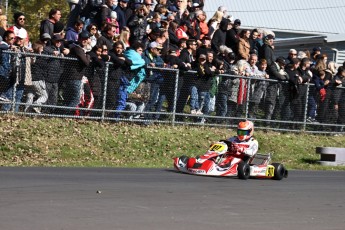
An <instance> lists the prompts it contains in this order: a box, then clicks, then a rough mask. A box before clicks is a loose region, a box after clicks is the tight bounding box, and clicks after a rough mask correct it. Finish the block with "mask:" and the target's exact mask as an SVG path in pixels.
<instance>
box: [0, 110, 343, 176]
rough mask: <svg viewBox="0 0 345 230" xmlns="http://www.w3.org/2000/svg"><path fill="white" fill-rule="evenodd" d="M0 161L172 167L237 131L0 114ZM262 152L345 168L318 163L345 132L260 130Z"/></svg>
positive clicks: (292, 162) (311, 165)
mask: <svg viewBox="0 0 345 230" xmlns="http://www.w3.org/2000/svg"><path fill="white" fill-rule="evenodd" d="M0 121H1V123H0V128H1V130H2V131H1V133H0V138H1V145H0V165H2V166H52V167H57V166H82V167H84V166H85V167H163V168H171V167H172V162H173V161H172V158H173V157H176V156H180V155H188V156H196V155H200V154H203V153H205V151H206V149H207V148H208V147H209V145H210V143H212V142H214V141H217V140H220V139H224V138H227V137H229V136H232V135H234V134H235V131H234V130H229V129H225V128H224V129H220V128H209V127H201V126H175V127H173V126H168V125H153V126H140V125H135V124H127V123H101V122H96V121H85V120H73V119H68V120H67V119H51V118H49V119H46V118H25V117H19V116H9V115H6V116H0ZM255 137H256V138H257V139H258V141H259V146H260V147H259V152H261V153H267V152H270V153H272V154H273V161H274V162H281V163H283V164H285V165H286V167H287V168H288V169H305V170H307V169H308V170H345V167H343V166H342V167H329V166H328V167H326V166H321V165H319V164H317V160H319V159H320V156H319V155H318V154H316V153H315V147H317V146H324V147H326V146H328V147H343V146H344V145H343V140H344V137H341V136H340V137H336V136H325V135H308V134H304V133H301V134H295V133H284V134H283V133H277V132H263V131H257V132H255Z"/></svg>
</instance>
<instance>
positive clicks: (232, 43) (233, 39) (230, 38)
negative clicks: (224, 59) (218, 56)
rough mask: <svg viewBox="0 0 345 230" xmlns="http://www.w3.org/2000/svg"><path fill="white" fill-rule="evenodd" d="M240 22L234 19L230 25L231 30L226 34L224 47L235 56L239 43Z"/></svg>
mask: <svg viewBox="0 0 345 230" xmlns="http://www.w3.org/2000/svg"><path fill="white" fill-rule="evenodd" d="M240 26H241V21H240V20H239V19H236V20H235V21H234V23H233V25H232V28H231V29H229V30H228V31H227V32H226V40H225V45H226V46H227V47H229V48H231V49H232V50H233V51H234V52H235V53H236V55H237V50H238V49H237V46H238V42H239V32H240Z"/></svg>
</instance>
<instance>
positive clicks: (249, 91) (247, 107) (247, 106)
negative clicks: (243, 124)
mask: <svg viewBox="0 0 345 230" xmlns="http://www.w3.org/2000/svg"><path fill="white" fill-rule="evenodd" d="M247 81H248V83H247V95H246V108H245V113H244V117H245V119H248V113H249V98H250V97H249V96H250V93H251V92H252V90H251V87H252V86H251V83H252V79H247Z"/></svg>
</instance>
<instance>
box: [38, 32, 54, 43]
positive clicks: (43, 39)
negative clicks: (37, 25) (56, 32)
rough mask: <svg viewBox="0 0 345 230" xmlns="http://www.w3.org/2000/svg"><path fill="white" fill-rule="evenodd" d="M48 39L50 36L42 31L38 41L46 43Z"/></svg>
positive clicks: (48, 41)
mask: <svg viewBox="0 0 345 230" xmlns="http://www.w3.org/2000/svg"><path fill="white" fill-rule="evenodd" d="M50 39H51V36H50V35H49V34H48V33H44V34H42V36H41V37H40V41H41V42H42V43H44V45H47V44H49V43H50Z"/></svg>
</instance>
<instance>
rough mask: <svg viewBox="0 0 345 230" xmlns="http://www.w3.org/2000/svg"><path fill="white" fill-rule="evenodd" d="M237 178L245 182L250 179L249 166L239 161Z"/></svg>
mask: <svg viewBox="0 0 345 230" xmlns="http://www.w3.org/2000/svg"><path fill="white" fill-rule="evenodd" d="M237 174H238V178H240V179H242V180H247V179H248V178H249V177H250V167H249V164H247V163H245V162H244V161H241V162H240V163H239V164H238V166H237Z"/></svg>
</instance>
